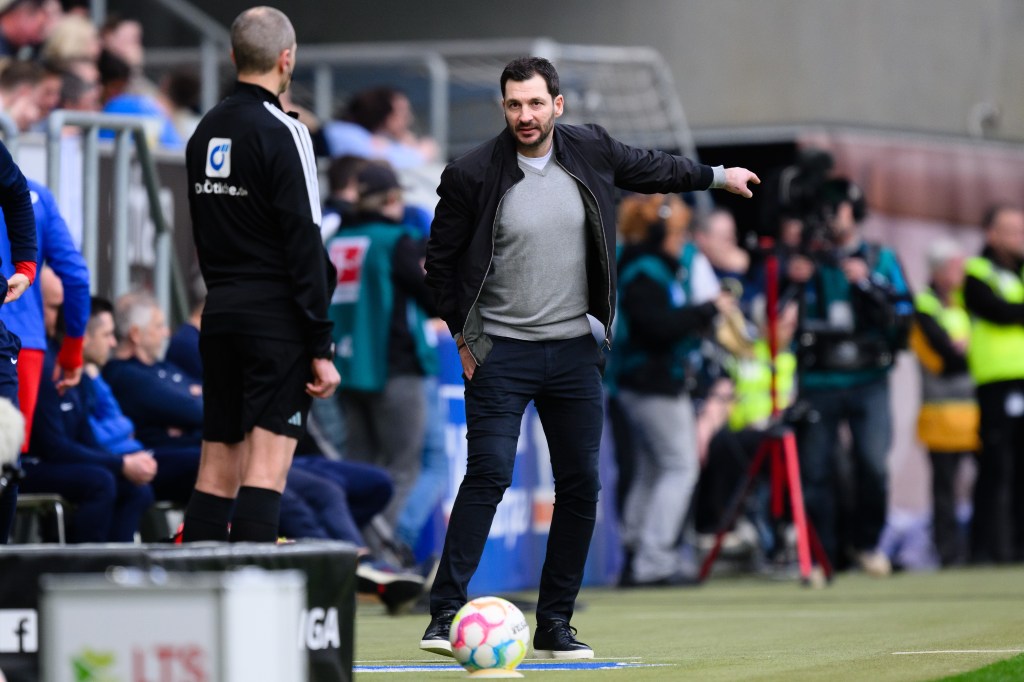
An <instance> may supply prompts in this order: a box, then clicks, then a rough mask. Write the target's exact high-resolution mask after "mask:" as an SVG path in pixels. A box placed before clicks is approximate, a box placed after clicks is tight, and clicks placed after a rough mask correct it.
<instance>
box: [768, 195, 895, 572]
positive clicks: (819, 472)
mask: <svg viewBox="0 0 1024 682" xmlns="http://www.w3.org/2000/svg"><path fill="white" fill-rule="evenodd" d="M820 196H821V201H822V202H823V204H824V208H825V209H826V211H825V213H826V215H827V216H828V217H827V219H826V221H825V227H826V233H825V234H826V240H825V242H824V244H823V245H820V246H819V247H818V248H815V249H813V250H809V251H807V252H805V253H804V254H802V255H796V256H793V257H792V258H791V259H790V267H789V268H788V277H789V279H790V281H791V282H796V283H797V287H798V289H797V290H798V292H799V297H800V303H801V309H802V313H801V318H800V328H799V332H798V334H797V337H798V339H799V347H798V360H799V370H800V371H799V386H800V399H801V400H803V401H805V402H806V403H807V404H808V406H809V407H810V408H811V410H813V412H814V413H816V416H817V418H816V419H809V420H806V421H805V423H804V424H802V425H801V426H800V428H799V432H798V447H799V452H800V470H801V476H802V477H803V485H804V499H805V503H806V506H807V512H808V516H809V517H810V520H811V522H812V523H813V524H814V527H815V529H816V530H817V532H818V535H819V536H820V538H821V542H822V545H823V546H824V548H825V551H826V552H827V553H828V555H829V557H830V558H831V559H832V560H833V561H835V559H836V558H837V556H838V550H839V541H838V538H837V530H836V525H837V524H836V516H837V515H836V506H837V505H836V493H835V490H836V481H835V476H836V472H837V470H838V467H837V453H836V446H837V443H838V431H839V425H840V423H841V422H846V423H847V425H848V426H849V429H850V434H851V437H852V444H851V447H852V451H851V456H852V461H853V475H854V484H855V487H856V496H855V501H854V503H853V504H854V507H855V508H854V509H853V510H852V511H853V514H852V516H851V519H852V520H853V521H852V524H851V525H852V528H850V535H851V537H849V538H845V541H846V542H848V543H849V544H851V545H852V547H853V554H854V557H855V559H856V561H857V563H858V564H859V565H860V566H861V568H862V569H863V570H864V571H865V572H867V573H869V574H872V575H880V576H881V575H888V574H889V573H890V572H891V570H892V566H891V564H890V562H889V559H888V557H886V556H885V555H884V554H883V553H881V552H879V551H877V548H876V546H877V543H878V539H879V535H880V534H881V531H882V528H883V527H884V525H885V517H886V508H887V504H888V497H889V480H888V472H887V467H886V456H887V454H888V451H889V446H890V443H891V440H892V433H891V432H892V415H891V413H890V407H889V383H888V375H889V370H890V369H891V368H892V365H893V363H894V361H895V357H896V353H897V351H899V350H900V349H901V348H903V347H904V346H905V344H906V337H907V333H908V330H909V324H910V322H911V320H912V314H913V304H912V301H911V298H910V292H909V289H908V287H907V283H906V278H905V277H904V274H903V269H902V267H901V266H900V264H899V261H898V260H897V258H896V255H895V253H893V251H892V250H891V249H888V248H886V247H884V246H882V245H880V244H874V243H871V242H868V241H866V240H865V239H863V237H862V235H861V232H860V229H859V225H860V223H861V221H862V220H863V219H864V216H865V213H866V210H865V201H864V195H863V193H862V192H861V190H860V188H859V187H857V186H856V185H854V184H853V183H852V182H850V181H849V180H846V179H834V180H829V181H827V182H825V183H824V184H823V186H822V191H821V194H820ZM814 243H815V244H820V242H819V241H817V240H816V241H815V242H814Z"/></svg>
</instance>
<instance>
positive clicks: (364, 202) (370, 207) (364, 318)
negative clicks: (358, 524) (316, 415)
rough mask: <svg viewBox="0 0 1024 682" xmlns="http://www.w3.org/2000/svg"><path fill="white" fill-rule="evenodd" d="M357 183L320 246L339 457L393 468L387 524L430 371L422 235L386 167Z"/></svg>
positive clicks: (420, 431) (406, 482)
mask: <svg viewBox="0 0 1024 682" xmlns="http://www.w3.org/2000/svg"><path fill="white" fill-rule="evenodd" d="M358 185H359V201H358V203H357V206H356V209H357V210H356V216H355V218H354V220H353V221H352V222H351V223H349V224H342V226H341V229H340V230H339V232H338V234H337V235H336V236H335V237H334V238H333V239H332V240H331V241H330V242H329V243H328V245H327V250H328V253H329V255H330V257H331V261H332V262H333V263H334V267H335V268H336V269H337V271H338V287H337V289H336V290H335V295H334V299H333V301H332V303H331V307H330V310H329V314H330V317H331V320H332V321H333V322H334V339H335V343H336V345H337V348H338V351H337V356H336V360H335V362H336V363H337V365H338V369H339V373H340V374H341V390H340V391H339V400H340V401H341V404H342V410H343V412H344V415H345V419H346V424H347V428H348V452H347V454H348V456H349V457H351V458H352V459H354V460H356V461H363V462H369V463H373V464H377V465H379V466H382V467H384V468H385V469H387V471H388V473H389V474H391V478H392V480H393V481H394V484H395V495H394V497H393V498H392V500H391V503H390V504H389V505H388V508H387V510H386V511H385V513H384V518H385V520H386V521H387V525H388V527H389V528H390V529H392V530H393V529H394V528H395V524H396V522H397V519H398V514H399V513H400V512H401V510H402V507H403V505H404V504H405V503H406V500H407V499H408V495H409V492H410V490H411V489H412V487H413V485H414V484H415V481H416V477H417V475H418V474H419V471H420V465H421V457H422V451H423V438H424V428H425V418H426V417H425V410H426V405H425V399H424V386H423V384H424V377H425V376H428V375H435V374H436V373H437V354H436V350H435V347H434V345H431V343H430V339H429V338H428V336H427V333H426V327H425V324H426V321H427V318H428V316H429V315H430V312H431V311H432V310H433V297H432V296H431V295H430V293H429V291H428V290H427V288H426V285H425V284H424V283H423V266H422V264H421V263H422V260H421V259H422V257H423V242H422V240H420V239H418V238H413V237H412V236H410V233H409V228H407V227H405V226H403V225H402V223H401V220H402V216H403V214H404V210H405V204H404V202H403V201H402V189H401V185H400V184H399V182H398V178H397V176H396V175H395V173H394V171H393V170H391V168H390V167H388V166H387V165H384V164H381V163H373V164H369V165H367V166H366V167H365V168H364V169H363V170H362V171H361V172H360V173H359V175H358ZM435 345H436V341H435Z"/></svg>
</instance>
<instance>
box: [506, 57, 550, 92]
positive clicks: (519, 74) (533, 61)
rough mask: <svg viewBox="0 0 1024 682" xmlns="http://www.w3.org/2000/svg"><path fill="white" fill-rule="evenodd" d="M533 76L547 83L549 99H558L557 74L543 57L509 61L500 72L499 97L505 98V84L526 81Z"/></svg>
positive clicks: (520, 58)
mask: <svg viewBox="0 0 1024 682" xmlns="http://www.w3.org/2000/svg"><path fill="white" fill-rule="evenodd" d="M534 76H540V77H541V78H543V79H544V82H545V83H547V85H548V93H550V95H551V99H554V98H555V97H558V72H557V71H555V66H554V64H552V63H551V62H549V61H548V60H546V59H544V58H543V57H519V58H518V59H513V60H512V61H510V62H509V63H508V64H507V65H506V66H505V70H504V71H502V72H501V96H502V97H504V96H505V83H508V82H509V81H516V82H522V81H528V80H530V79H531V78H533V77H534Z"/></svg>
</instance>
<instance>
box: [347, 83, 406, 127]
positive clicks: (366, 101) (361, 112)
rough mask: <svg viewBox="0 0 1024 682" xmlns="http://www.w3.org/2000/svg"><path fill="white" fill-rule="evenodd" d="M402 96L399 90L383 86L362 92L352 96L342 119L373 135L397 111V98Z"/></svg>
mask: <svg viewBox="0 0 1024 682" xmlns="http://www.w3.org/2000/svg"><path fill="white" fill-rule="evenodd" d="M400 94H402V92H401V91H400V90H398V89H397V88H393V87H390V86H386V85H385V86H381V87H377V88H370V89H369V90H361V91H359V92H357V93H356V94H354V95H352V99H350V100H349V102H348V106H347V107H346V108H345V113H344V114H343V115H342V117H341V118H342V119H343V120H345V121H348V122H349V123H355V124H356V125H359V126H362V127H363V128H366V129H367V130H369V131H370V132H371V133H373V132H376V131H377V130H379V129H380V127H381V126H382V125H384V121H386V120H387V119H388V116H390V115H391V112H392V111H394V109H395V97H397V96H398V95H400Z"/></svg>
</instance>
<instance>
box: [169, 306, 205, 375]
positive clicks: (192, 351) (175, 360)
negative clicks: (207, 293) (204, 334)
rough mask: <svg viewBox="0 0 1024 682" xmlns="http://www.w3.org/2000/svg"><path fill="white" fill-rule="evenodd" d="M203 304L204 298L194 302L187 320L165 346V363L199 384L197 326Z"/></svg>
mask: <svg viewBox="0 0 1024 682" xmlns="http://www.w3.org/2000/svg"><path fill="white" fill-rule="evenodd" d="M205 304H206V298H205V297H203V298H200V299H199V300H197V301H196V303H195V304H194V305H193V306H192V311H191V312H190V313H189V316H188V319H187V320H185V321H184V322H183V323H181V324H180V325H179V326H178V329H177V330H175V332H174V335H173V336H172V337H171V341H170V343H169V344H168V346H167V361H168V362H170V363H172V364H174V365H175V366H177V367H180V368H181V369H182V370H184V371H185V374H187V375H189V377H191V378H192V379H193V380H195V381H198V382H200V383H201V382H202V381H203V359H202V357H200V355H199V325H200V324H202V320H203V306H204V305H205Z"/></svg>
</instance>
